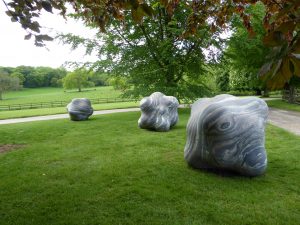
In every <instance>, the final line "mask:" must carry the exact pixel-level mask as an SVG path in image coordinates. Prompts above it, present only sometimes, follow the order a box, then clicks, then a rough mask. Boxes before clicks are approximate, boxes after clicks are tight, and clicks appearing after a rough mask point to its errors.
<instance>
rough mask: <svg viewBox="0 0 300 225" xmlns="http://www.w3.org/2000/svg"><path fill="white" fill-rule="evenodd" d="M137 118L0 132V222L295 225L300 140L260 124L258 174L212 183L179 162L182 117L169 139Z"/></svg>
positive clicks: (185, 113) (299, 205)
mask: <svg viewBox="0 0 300 225" xmlns="http://www.w3.org/2000/svg"><path fill="white" fill-rule="evenodd" d="M139 115H140V114H139V113H138V112H134V113H120V114H111V115H102V116H95V117H92V118H91V119H90V120H88V121H83V122H72V121H69V120H64V119H63V120H53V121H51V122H49V121H43V122H32V123H24V124H14V125H2V126H0V133H1V135H0V143H1V144H21V145H24V147H23V148H21V149H18V150H15V151H10V152H6V153H3V154H0V178H1V179H0V218H1V220H0V223H1V224H18V225H22V224H31V225H32V224H164V225H165V224H170V225H174V224H180V225H181V224H218V225H219V224H251V225H252V224H264V225H265V224H272V225H273V224H299V221H300V189H299V185H300V162H299V161H300V149H299V146H300V137H298V136H295V135H292V134H290V133H288V132H285V131H283V130H282V129H279V128H276V127H274V126H271V125H268V127H267V132H266V134H267V135H266V148H267V152H268V160H269V164H268V170H267V173H266V174H265V175H263V176H261V177H256V178H247V177H240V176H229V177H226V176H221V175H218V174H214V173H208V172H204V171H201V170H195V169H192V168H190V167H188V166H187V164H186V162H185V161H184V159H183V149H184V145H185V139H186V128H185V127H186V123H187V120H188V117H189V110H187V109H185V110H180V122H179V124H178V125H176V127H175V128H174V129H172V130H171V131H170V132H166V133H160V132H152V131H147V130H142V129H139V128H138V127H137V120H138V118H139Z"/></svg>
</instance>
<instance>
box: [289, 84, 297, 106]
mask: <svg viewBox="0 0 300 225" xmlns="http://www.w3.org/2000/svg"><path fill="white" fill-rule="evenodd" d="M288 101H289V103H295V102H296V88H295V87H294V86H293V85H289V99H288Z"/></svg>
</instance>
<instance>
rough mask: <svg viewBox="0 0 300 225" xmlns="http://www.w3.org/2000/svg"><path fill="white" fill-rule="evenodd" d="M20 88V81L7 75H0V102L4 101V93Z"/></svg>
mask: <svg viewBox="0 0 300 225" xmlns="http://www.w3.org/2000/svg"><path fill="white" fill-rule="evenodd" d="M19 88H20V84H19V79H18V78H17V77H10V76H8V75H6V74H0V100H2V99H3V93H4V92H6V91H10V90H18V89H19Z"/></svg>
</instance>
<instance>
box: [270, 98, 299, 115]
mask: <svg viewBox="0 0 300 225" xmlns="http://www.w3.org/2000/svg"><path fill="white" fill-rule="evenodd" d="M266 102H267V104H268V106H269V107H273V108H278V109H284V110H291V111H297V112H300V105H298V104H291V103H288V102H286V101H283V100H281V99H276V100H268V101H266Z"/></svg>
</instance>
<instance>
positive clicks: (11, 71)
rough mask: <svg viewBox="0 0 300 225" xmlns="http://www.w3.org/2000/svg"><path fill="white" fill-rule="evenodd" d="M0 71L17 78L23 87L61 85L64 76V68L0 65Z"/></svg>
mask: <svg viewBox="0 0 300 225" xmlns="http://www.w3.org/2000/svg"><path fill="white" fill-rule="evenodd" d="M0 73H2V74H6V75H9V76H10V77H16V78H18V79H19V80H20V81H21V83H22V85H23V87H25V88H36V87H61V86H62V83H61V79H62V78H63V77H65V76H66V74H67V71H66V70H65V69H64V68H57V69H53V68H50V67H31V66H18V67H16V68H12V67H0Z"/></svg>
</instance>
